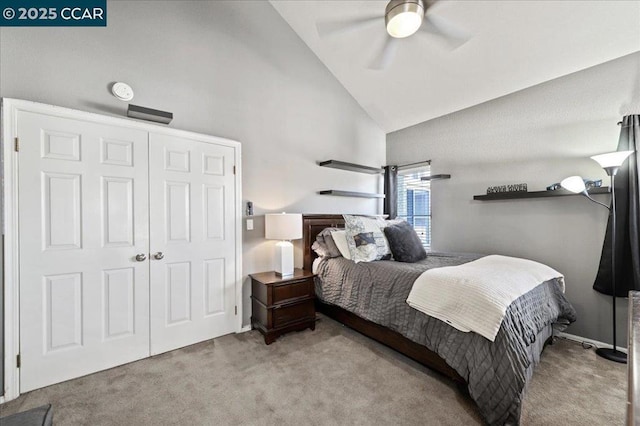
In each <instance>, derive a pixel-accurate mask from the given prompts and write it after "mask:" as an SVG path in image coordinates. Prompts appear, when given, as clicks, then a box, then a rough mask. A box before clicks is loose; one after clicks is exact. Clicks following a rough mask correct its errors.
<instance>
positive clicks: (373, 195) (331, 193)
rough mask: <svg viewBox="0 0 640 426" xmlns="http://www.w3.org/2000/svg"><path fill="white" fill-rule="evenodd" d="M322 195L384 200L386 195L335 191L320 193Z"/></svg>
mask: <svg viewBox="0 0 640 426" xmlns="http://www.w3.org/2000/svg"><path fill="white" fill-rule="evenodd" d="M320 194H321V195H336V196H338V197H359V198H384V194H372V193H369V192H353V191H337V190H335V189H327V190H326V191H320Z"/></svg>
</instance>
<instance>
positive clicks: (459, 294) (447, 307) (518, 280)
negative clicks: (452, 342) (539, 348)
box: [407, 255, 564, 342]
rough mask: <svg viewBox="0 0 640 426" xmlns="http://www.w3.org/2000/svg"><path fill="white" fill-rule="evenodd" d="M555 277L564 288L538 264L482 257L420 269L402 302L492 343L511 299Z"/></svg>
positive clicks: (557, 275) (561, 280) (554, 273)
mask: <svg viewBox="0 0 640 426" xmlns="http://www.w3.org/2000/svg"><path fill="white" fill-rule="evenodd" d="M554 278H559V280H558V281H559V283H560V286H561V288H562V291H563V292H564V276H563V275H562V274H561V273H559V272H558V271H555V270H554V269H552V268H550V267H548V266H546V265H543V264H542V263H538V262H534V261H533V260H527V259H519V258H516V257H508V256H499V255H492V256H486V257H482V258H480V259H478V260H474V261H472V262H468V263H464V264H462V265H458V266H447V267H443V268H435V269H429V270H428V271H425V272H424V273H422V275H420V276H419V277H418V279H417V280H416V281H415V282H414V283H413V287H412V288H411V292H410V293H409V297H408V298H407V303H408V304H409V306H411V307H412V308H414V309H417V310H419V311H422V312H424V313H425V314H427V315H429V316H432V317H434V318H438V319H439V320H441V321H444V322H446V323H447V324H449V325H451V326H452V327H455V328H457V329H458V330H460V331H465V332H469V331H473V332H475V333H478V334H480V335H481V336H484V337H486V338H487V339H489V340H490V341H492V342H493V341H494V340H495V338H496V335H497V334H498V330H499V329H500V324H502V320H503V319H504V316H505V313H506V312H507V308H508V307H509V305H510V304H511V302H513V301H514V300H516V299H517V298H518V297H520V296H522V295H523V294H525V293H526V292H528V291H530V290H532V289H533V288H535V287H537V286H538V285H540V284H542V283H543V282H545V281H548V280H551V279H554Z"/></svg>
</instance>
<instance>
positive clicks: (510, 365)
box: [303, 215, 575, 425]
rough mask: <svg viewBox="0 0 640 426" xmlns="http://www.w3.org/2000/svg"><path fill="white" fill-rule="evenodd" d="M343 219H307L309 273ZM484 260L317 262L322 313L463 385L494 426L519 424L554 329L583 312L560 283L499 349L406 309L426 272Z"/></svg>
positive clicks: (513, 312) (527, 309) (542, 295)
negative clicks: (317, 246) (320, 240)
mask: <svg viewBox="0 0 640 426" xmlns="http://www.w3.org/2000/svg"><path fill="white" fill-rule="evenodd" d="M343 226H344V219H343V216H342V215H304V216H303V243H304V267H305V269H308V270H311V269H312V267H313V263H314V260H315V259H316V257H317V256H316V254H315V253H314V251H313V250H312V249H311V246H312V244H313V242H314V241H315V239H316V236H317V235H318V233H320V232H321V231H322V230H323V229H325V228H327V227H338V228H340V227H343ZM475 258H477V256H475V257H474V256H471V255H460V254H446V253H441V254H430V255H429V256H428V257H427V259H425V260H424V261H420V262H417V263H415V264H406V263H401V262H394V261H375V262H370V263H358V264H356V263H354V262H352V261H349V260H347V259H344V258H341V257H340V258H334V259H322V260H321V261H319V262H317V264H316V268H317V274H318V275H317V277H316V295H317V309H318V311H319V312H321V313H323V314H325V315H327V316H329V317H331V318H334V319H336V320H337V321H339V322H341V323H343V324H345V325H347V326H349V327H351V328H353V329H355V330H357V331H359V332H360V333H362V334H364V335H366V336H368V337H371V338H373V339H375V340H377V341H379V342H381V343H383V344H385V345H387V346H390V347H391V348H393V349H395V350H397V351H398V352H400V353H403V354H404V355H407V356H408V357H410V358H412V359H414V360H416V361H418V362H420V363H421V364H423V365H426V366H427V367H430V368H432V369H434V370H436V371H439V372H440V373H442V374H444V375H445V376H447V377H449V378H450V379H452V380H453V381H455V382H456V383H457V384H458V385H459V387H460V388H461V389H462V390H463V391H465V392H466V393H468V395H469V396H470V397H471V398H472V399H473V400H474V401H475V402H476V404H477V405H478V408H479V410H480V413H481V415H482V416H483V418H484V420H485V421H486V423H488V424H491V425H504V424H519V419H520V411H521V403H522V399H523V397H524V392H525V390H526V384H527V382H528V381H529V379H530V378H531V376H532V374H533V368H534V367H535V365H537V363H538V362H539V357H540V354H541V353H542V350H543V349H544V346H545V344H546V343H547V342H550V341H551V338H552V336H553V331H554V327H556V328H563V327H566V325H568V324H569V323H571V322H573V321H575V311H574V310H573V308H572V307H571V305H570V304H569V303H568V302H567V301H566V299H565V298H564V296H563V295H562V292H561V291H560V290H558V286H557V285H556V283H554V282H552V281H549V282H544V283H541V284H540V285H539V286H537V287H536V288H535V289H534V290H532V291H530V292H528V293H527V294H525V295H523V296H522V297H520V298H519V299H517V300H516V301H514V302H513V303H512V305H511V306H509V309H508V312H507V314H508V315H507V316H506V317H505V319H504V321H503V324H502V326H501V328H500V330H499V331H498V334H497V336H496V338H495V341H494V342H491V341H489V340H487V339H486V338H484V337H482V336H480V335H477V334H475V333H464V332H461V331H459V330H456V329H454V328H453V327H451V326H449V325H448V324H446V323H444V322H442V321H440V320H437V319H435V318H432V317H429V316H428V315H426V314H423V313H422V312H419V311H417V310H415V309H413V308H411V307H410V306H408V305H407V304H406V298H407V294H408V292H409V291H410V289H411V285H412V282H413V281H414V280H415V279H416V277H418V276H419V275H420V274H421V273H422V272H423V271H425V270H427V269H430V268H437V267H440V266H449V265H457V264H463V263H465V262H469V261H471V260H473V259H475Z"/></svg>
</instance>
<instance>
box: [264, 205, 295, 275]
mask: <svg viewBox="0 0 640 426" xmlns="http://www.w3.org/2000/svg"><path fill="white" fill-rule="evenodd" d="M264 231H265V232H264V234H265V235H264V236H265V238H266V239H268V240H280V241H279V242H278V243H277V244H276V252H275V262H274V263H275V271H276V274H277V275H280V276H282V277H285V278H286V277H292V276H293V244H291V240H299V239H300V238H302V215H301V214H299V213H276V214H267V215H265V218H264Z"/></svg>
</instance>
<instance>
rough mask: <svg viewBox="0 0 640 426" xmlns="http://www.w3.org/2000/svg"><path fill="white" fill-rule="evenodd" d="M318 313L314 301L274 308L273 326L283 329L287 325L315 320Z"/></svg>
mask: <svg viewBox="0 0 640 426" xmlns="http://www.w3.org/2000/svg"><path fill="white" fill-rule="evenodd" d="M315 315H316V311H315V307H314V305H313V299H310V300H306V301H304V302H301V303H294V304H290V305H284V306H276V307H274V308H273V326H274V327H282V326H283V325H286V324H287V323H290V322H294V321H301V320H304V319H309V318H314V319H315Z"/></svg>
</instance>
